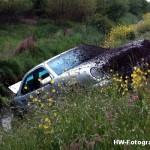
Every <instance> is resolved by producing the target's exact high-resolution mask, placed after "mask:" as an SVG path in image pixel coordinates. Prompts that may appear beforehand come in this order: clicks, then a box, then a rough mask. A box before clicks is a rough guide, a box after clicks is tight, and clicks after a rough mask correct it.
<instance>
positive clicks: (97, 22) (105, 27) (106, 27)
mask: <svg viewBox="0 0 150 150" xmlns="http://www.w3.org/2000/svg"><path fill="white" fill-rule="evenodd" d="M89 23H90V24H91V25H94V26H96V27H97V29H98V30H99V31H100V32H102V33H104V34H107V33H108V32H109V31H110V29H111V28H112V23H111V21H110V20H109V19H108V18H107V17H106V16H102V15H99V14H95V15H94V16H92V17H91V18H90V22H89Z"/></svg>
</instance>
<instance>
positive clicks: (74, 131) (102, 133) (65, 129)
mask: <svg viewBox="0 0 150 150" xmlns="http://www.w3.org/2000/svg"><path fill="white" fill-rule="evenodd" d="M148 83H149V82H148ZM149 88H150V83H149V84H148V85H147V86H144V87H142V88H141V89H139V90H136V91H135V92H127V93H126V94H125V95H124V96H122V95H121V94H119V93H118V90H117V87H116V84H111V85H109V87H107V88H105V89H97V90H90V91H83V93H82V92H80V94H79V91H77V93H74V94H69V96H68V95H67V97H66V99H65V101H63V102H55V105H52V106H48V104H49V103H48V102H47V103H46V104H45V106H44V107H42V108H41V107H40V105H39V104H37V105H36V106H35V108H34V111H33V112H32V113H31V114H30V113H29V114H27V116H26V117H25V118H24V119H23V120H18V119H17V118H16V119H15V120H14V121H13V125H14V126H13V128H12V131H10V132H9V133H5V132H1V134H2V136H3V142H2V143H1V149H2V150H14V149H15V150H17V149H18V150H19V149H22V150H26V149H30V150H32V149H33V150H34V149H45V150H46V149H54V150H59V149H62V150H63V149H64V150H65V147H70V146H72V147H75V145H79V146H80V149H88V146H90V145H92V143H93V142H95V144H94V145H93V148H92V146H91V147H90V149H95V150H99V149H106V150H107V149H114V150H116V149H124V148H125V147H126V148H129V149H138V148H139V149H142V150H143V149H147V148H148V147H147V146H140V145H136V146H129V145H128V146H126V145H122V146H119V145H116V146H115V145H114V144H113V142H114V141H113V140H115V139H124V140H149V138H150V135H149V132H150V120H149V119H150V115H149V113H150V111H149V110H150V101H149V100H150V97H149ZM132 96H138V98H136V99H132V98H131V97H132ZM47 100H48V99H47ZM45 118H48V119H49V120H50V122H51V123H50V124H46V121H44V120H45ZM44 125H47V126H48V128H47V129H44ZM39 126H41V127H39Z"/></svg>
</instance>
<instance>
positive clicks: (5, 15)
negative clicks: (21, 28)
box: [0, 0, 32, 21]
mask: <svg viewBox="0 0 150 150" xmlns="http://www.w3.org/2000/svg"><path fill="white" fill-rule="evenodd" d="M31 8H32V3H31V1H30V0H0V13H1V16H0V20H1V21H15V20H17V19H18V18H17V14H19V13H22V12H24V11H27V10H29V9H31Z"/></svg>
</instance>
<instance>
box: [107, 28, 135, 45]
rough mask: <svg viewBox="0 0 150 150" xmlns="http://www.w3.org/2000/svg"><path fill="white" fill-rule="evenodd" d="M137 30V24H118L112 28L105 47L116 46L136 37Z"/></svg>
mask: <svg viewBox="0 0 150 150" xmlns="http://www.w3.org/2000/svg"><path fill="white" fill-rule="evenodd" d="M136 31H137V26H136V25H127V26H123V25H119V26H116V27H114V28H112V29H111V31H110V34H109V36H108V38H107V39H106V40H105V42H104V47H115V46H119V45H121V44H123V43H124V42H125V41H127V40H133V39H135V37H136Z"/></svg>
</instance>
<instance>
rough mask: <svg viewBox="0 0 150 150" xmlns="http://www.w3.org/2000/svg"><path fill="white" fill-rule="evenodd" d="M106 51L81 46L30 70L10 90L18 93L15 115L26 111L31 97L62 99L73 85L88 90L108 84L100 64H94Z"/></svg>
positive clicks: (15, 100)
mask: <svg viewBox="0 0 150 150" xmlns="http://www.w3.org/2000/svg"><path fill="white" fill-rule="evenodd" d="M106 50H107V49H103V48H99V47H97V46H90V45H82V46H78V47H75V48H73V49H70V50H68V51H66V52H64V53H61V54H60V55H57V56H55V57H53V58H51V59H49V60H47V61H45V62H43V63H41V64H39V65H37V66H36V67H34V68H33V69H31V70H30V71H29V72H27V73H26V74H25V76H24V77H23V79H22V81H20V82H18V83H16V84H14V85H12V86H10V87H9V89H11V91H13V92H14V93H16V96H15V98H14V100H12V101H11V108H12V110H13V112H14V113H18V110H23V111H24V110H27V109H28V105H27V104H28V103H29V102H31V98H30V97H31V96H32V97H38V98H40V99H44V96H45V93H48V92H49V93H50V97H52V98H54V99H59V97H60V95H62V93H65V92H68V91H69V89H71V88H73V87H74V86H80V87H84V88H86V87H89V86H93V87H95V86H99V85H103V84H106V82H107V80H106V74H105V73H104V71H103V70H102V68H101V65H103V61H101V64H98V65H97V63H96V62H94V61H93V59H94V58H96V57H98V56H99V55H100V54H102V53H104V52H105V51H106Z"/></svg>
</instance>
